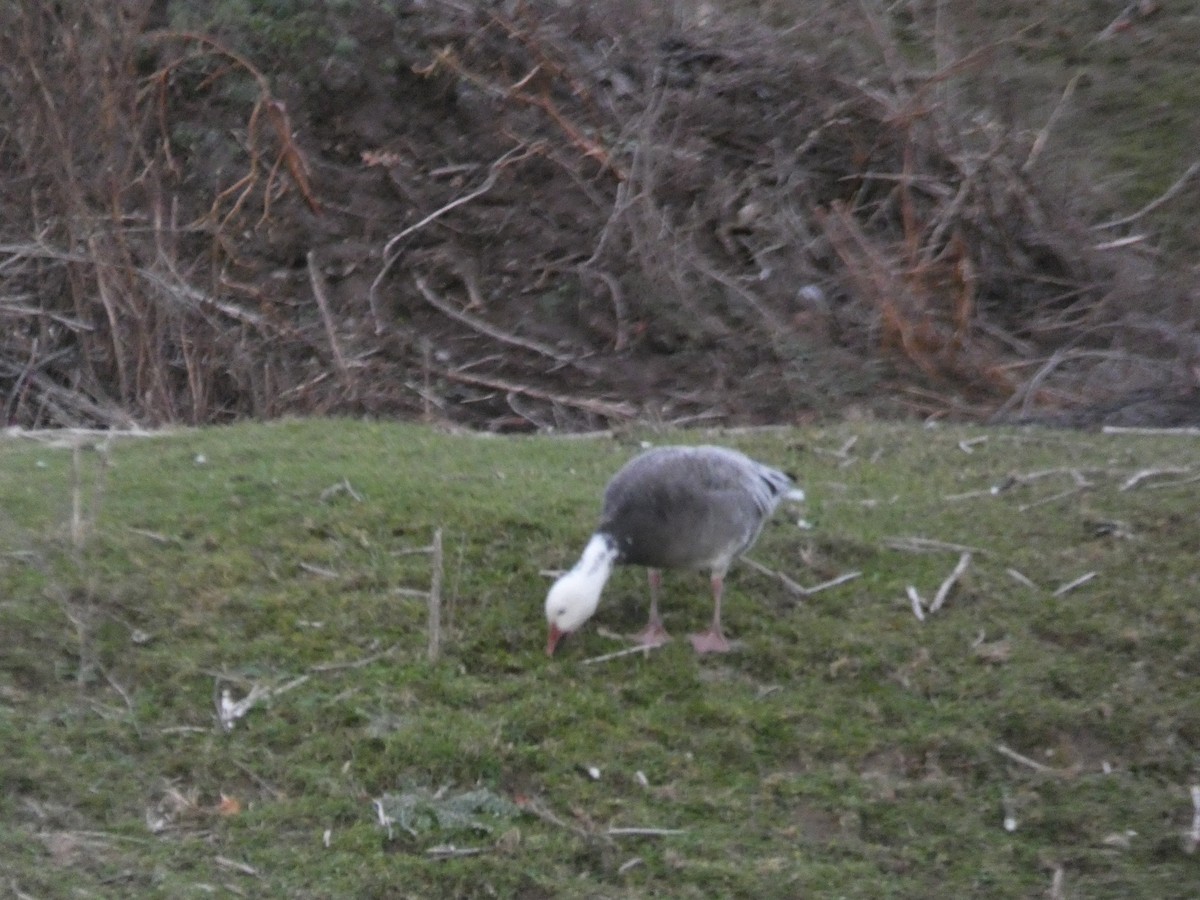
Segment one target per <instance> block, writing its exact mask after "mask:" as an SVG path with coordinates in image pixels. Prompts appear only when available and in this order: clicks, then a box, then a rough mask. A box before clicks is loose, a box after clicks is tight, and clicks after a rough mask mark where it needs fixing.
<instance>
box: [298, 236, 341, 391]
mask: <svg viewBox="0 0 1200 900" xmlns="http://www.w3.org/2000/svg"><path fill="white" fill-rule="evenodd" d="M304 259H305V261H306V263H307V264H308V281H309V284H311V285H312V292H313V298H314V299H315V300H316V301H317V308H318V309H319V310H320V311H321V322H322V323H323V324H324V325H325V336H326V337H328V338H329V349H330V350H331V351H332V353H333V363H334V365H335V366H336V367H337V371H338V377H340V378H341V380H342V385H343V386H344V387H345V388H346V390H351V389H352V388H353V382H352V380H351V378H350V370H349V369H348V368H347V367H346V357H345V355H344V354H343V353H342V345H341V342H340V341H339V340H338V336H337V327H336V326H335V325H334V322H333V316H332V315H330V313H329V301H328V300H327V299H326V298H325V276H324V275H322V274H321V270H320V269H319V268H318V266H317V257H316V253H315V252H314V251H312V250H309V251H308V253H306V254H305V256H304Z"/></svg>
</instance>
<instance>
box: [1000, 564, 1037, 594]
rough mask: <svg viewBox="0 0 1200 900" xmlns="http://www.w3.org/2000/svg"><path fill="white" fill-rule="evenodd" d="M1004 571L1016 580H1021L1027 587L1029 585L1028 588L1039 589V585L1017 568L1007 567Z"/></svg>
mask: <svg viewBox="0 0 1200 900" xmlns="http://www.w3.org/2000/svg"><path fill="white" fill-rule="evenodd" d="M1004 571H1005V573H1006V574H1007V575H1008V576H1009V577H1010V578H1012V579H1013V580H1014V581H1017V582H1020V583H1021V584H1023V585H1025V587H1027V588H1033V589H1034V590H1037V585H1036V584H1034V583H1033V582H1032V581H1031V580H1030V579H1029V578H1027V577H1026V576H1025V575H1023V574H1022V573H1020V572H1018V571H1017V570H1016V569H1005V570H1004Z"/></svg>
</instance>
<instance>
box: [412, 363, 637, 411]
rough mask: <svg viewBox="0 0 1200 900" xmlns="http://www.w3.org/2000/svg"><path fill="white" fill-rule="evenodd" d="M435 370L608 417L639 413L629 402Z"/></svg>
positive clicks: (458, 370) (453, 379)
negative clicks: (572, 394) (617, 401)
mask: <svg viewBox="0 0 1200 900" xmlns="http://www.w3.org/2000/svg"><path fill="white" fill-rule="evenodd" d="M435 371H436V372H437V373H438V374H439V375H441V376H442V377H443V378H449V379H450V380H451V381H461V382H463V383H464V384H475V385H479V386H481V387H488V388H493V389H495V390H500V391H511V392H513V393H516V394H524V395H525V396H527V397H533V398H534V399H535V400H545V401H546V402H548V403H556V404H558V405H560V406H570V407H574V408H576V409H581V410H583V411H584V412H590V413H594V414H595V415H598V416H603V417H604V418H607V419H619V420H626V421H627V420H629V419H632V418H633V417H634V415H636V413H637V410H636V409H635V408H634V407H633V405H632V404H629V403H612V402H610V401H607V400H598V399H592V398H590V397H572V396H569V395H567V394H558V393H554V392H552V391H544V390H541V389H540V388H535V387H532V386H531V385H526V384H517V383H515V382H512V381H508V380H507V379H505V378H497V377H495V376H489V375H472V374H471V373H469V372H464V371H462V370H461V369H435Z"/></svg>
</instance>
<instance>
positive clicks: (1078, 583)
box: [1051, 572, 1096, 597]
mask: <svg viewBox="0 0 1200 900" xmlns="http://www.w3.org/2000/svg"><path fill="white" fill-rule="evenodd" d="M1095 577H1096V573H1095V572H1088V573H1087V574H1085V575H1080V576H1079V577H1078V578H1076V579H1073V580H1072V581H1068V582H1067V583H1066V584H1063V585H1060V586H1059V587H1058V588H1056V589H1055V590H1054V593H1053V594H1052V595H1051V596H1054V597H1061V596H1062V595H1063V594H1068V593H1070V592H1071V591H1073V590H1075V588H1077V587H1082V586H1083V585H1085V584H1087V583H1088V582H1089V581H1091V580H1092V579H1093V578H1095Z"/></svg>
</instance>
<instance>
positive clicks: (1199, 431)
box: [1100, 425, 1200, 437]
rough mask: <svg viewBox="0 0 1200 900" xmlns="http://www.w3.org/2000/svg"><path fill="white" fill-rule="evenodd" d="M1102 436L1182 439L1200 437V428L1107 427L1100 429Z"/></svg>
mask: <svg viewBox="0 0 1200 900" xmlns="http://www.w3.org/2000/svg"><path fill="white" fill-rule="evenodd" d="M1100 433H1101V434H1144V435H1180V436H1182V437H1200V428H1196V427H1194V426H1189V427H1187V428H1141V427H1133V426H1126V425H1105V426H1104V427H1103V428H1101V429H1100Z"/></svg>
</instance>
